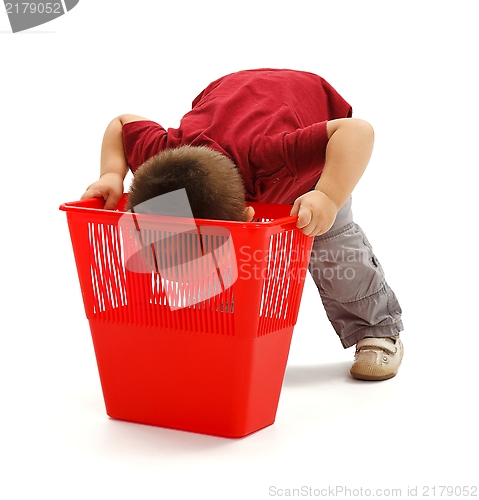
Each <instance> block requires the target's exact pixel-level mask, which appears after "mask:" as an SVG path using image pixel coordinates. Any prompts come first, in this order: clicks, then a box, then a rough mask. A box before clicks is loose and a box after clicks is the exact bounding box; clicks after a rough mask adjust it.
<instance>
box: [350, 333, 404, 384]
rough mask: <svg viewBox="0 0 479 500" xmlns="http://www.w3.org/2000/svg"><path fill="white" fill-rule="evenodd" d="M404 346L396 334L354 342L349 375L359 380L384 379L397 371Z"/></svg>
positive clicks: (392, 375)
mask: <svg viewBox="0 0 479 500" xmlns="http://www.w3.org/2000/svg"><path fill="white" fill-rule="evenodd" d="M403 353H404V348H403V345H402V342H401V339H400V338H399V334H398V335H394V337H385V338H365V339H363V340H360V341H359V342H358V343H357V344H356V353H355V355H354V363H353V366H352V367H351V370H350V371H351V375H352V376H353V377H354V378H357V379H360V380H386V379H388V378H392V377H394V375H396V373H397V372H398V369H399V365H400V364H401V360H402V357H403Z"/></svg>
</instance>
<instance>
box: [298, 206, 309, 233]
mask: <svg viewBox="0 0 479 500" xmlns="http://www.w3.org/2000/svg"><path fill="white" fill-rule="evenodd" d="M312 218H313V213H312V212H311V210H310V209H309V208H306V207H304V206H300V207H299V212H298V222H297V224H296V226H297V227H299V228H300V229H302V228H304V227H306V226H308V225H309V224H310V223H311V219H312Z"/></svg>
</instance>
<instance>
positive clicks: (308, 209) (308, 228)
mask: <svg viewBox="0 0 479 500" xmlns="http://www.w3.org/2000/svg"><path fill="white" fill-rule="evenodd" d="M338 210H339V208H338V207H337V206H336V204H335V203H334V202H333V200H331V198H329V196H328V195H326V194H325V193H323V192H322V191H319V190H316V189H315V190H314V191H309V192H308V193H306V194H303V195H302V196H300V197H299V198H298V199H297V200H296V201H295V202H294V205H293V208H292V210H291V215H298V222H297V224H296V226H297V227H298V228H299V229H301V231H302V232H303V233H304V234H306V235H307V236H318V235H320V234H323V233H325V232H326V231H328V230H329V229H331V226H332V225H333V224H334V220H335V219H336V214H337V213H338Z"/></svg>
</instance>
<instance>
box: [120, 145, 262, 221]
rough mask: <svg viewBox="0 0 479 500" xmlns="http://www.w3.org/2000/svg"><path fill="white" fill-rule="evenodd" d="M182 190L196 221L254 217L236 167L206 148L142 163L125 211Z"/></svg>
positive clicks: (184, 150)
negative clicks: (247, 204) (246, 203)
mask: <svg viewBox="0 0 479 500" xmlns="http://www.w3.org/2000/svg"><path fill="white" fill-rule="evenodd" d="M183 188H184V189H185V190H186V194H187V196H188V200H189V203H190V207H191V211H192V213H193V216H194V217H195V218H198V219H217V220H232V221H246V220H250V219H251V217H252V209H251V208H249V209H246V206H245V191H244V186H243V181H242V179H241V176H240V174H239V172H238V169H237V168H236V166H235V164H234V163H233V162H232V161H231V160H230V159H229V158H227V157H226V156H225V155H223V154H221V153H219V152H217V151H214V150H212V149H209V148H207V147H204V146H182V147H180V148H176V149H166V150H164V151H162V152H161V153H159V154H157V155H155V156H153V157H152V158H150V159H149V160H147V161H146V162H145V163H143V165H141V167H140V168H139V169H138V170H137V171H136V173H135V176H134V178H133V181H132V183H131V187H130V193H129V195H128V204H127V207H126V209H127V210H131V209H132V208H133V207H135V206H136V205H138V204H140V203H143V202H145V201H147V200H149V199H151V198H155V197H157V196H160V195H162V194H166V193H169V192H171V191H176V190H178V189H183ZM159 215H160V214H159Z"/></svg>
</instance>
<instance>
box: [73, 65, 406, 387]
mask: <svg viewBox="0 0 479 500" xmlns="http://www.w3.org/2000/svg"><path fill="white" fill-rule="evenodd" d="M351 116H352V109H351V106H350V105H349V104H348V103H347V102H346V101H345V100H344V99H343V98H342V97H341V96H340V95H339V94H338V93H337V92H336V91H335V90H334V89H333V88H332V87H331V85H329V84H328V83H327V82H326V81H325V80H324V79H322V78H321V77H319V76H317V75H314V74H312V73H306V72H301V71H292V70H275V69H261V70H249V71H240V72H237V73H233V74H230V75H227V76H225V77H223V78H220V79H218V80H216V81H215V82H213V83H211V84H210V85H209V86H208V87H207V88H206V89H205V90H204V91H203V92H201V94H200V95H199V96H198V97H197V98H196V99H195V100H194V101H193V107H192V110H191V111H190V112H189V113H187V114H186V115H185V116H184V117H183V119H182V120H181V124H180V126H179V128H178V129H173V128H169V129H168V130H165V129H164V128H163V127H162V126H161V125H159V124H157V123H155V122H152V121H150V120H147V119H146V118H142V117H140V116H136V115H129V114H126V115H121V116H119V117H117V118H115V119H114V120H113V121H112V122H111V123H110V124H109V125H108V127H107V129H106V131H105V135H104V138H103V144H102V151H101V172H100V179H99V180H98V181H96V182H94V183H93V184H92V185H90V186H89V187H88V189H87V190H86V192H85V193H84V194H83V196H82V199H84V198H91V197H103V198H104V199H105V208H106V209H114V208H115V207H116V205H117V203H118V201H119V199H120V197H121V195H122V193H123V180H124V178H125V176H126V173H127V171H128V169H129V168H130V169H131V171H132V172H133V174H134V180H133V182H132V186H131V190H130V194H129V205H128V208H130V209H131V208H133V207H134V206H136V205H138V204H140V203H142V202H144V201H146V200H148V199H151V198H154V197H156V196H159V195H160V194H164V193H166V192H170V191H174V190H176V189H181V188H185V189H186V192H187V195H188V199H189V202H190V204H191V208H192V213H193V215H194V216H195V217H197V218H216V219H225V220H245V221H247V220H251V218H252V216H253V210H252V208H251V207H247V206H246V205H247V202H248V201H262V202H269V203H285V204H292V205H293V206H292V210H291V215H298V222H297V226H298V228H300V229H301V231H302V232H303V233H304V234H306V235H309V236H312V237H315V240H314V244H313V250H312V253H311V259H310V264H309V270H310V272H311V275H312V277H313V279H314V281H315V283H316V286H317V287H318V290H319V293H320V296H321V299H322V302H323V305H324V307H325V309H326V312H327V315H328V318H329V320H330V321H331V323H332V325H333V327H334V329H335V331H336V333H337V334H338V336H339V338H340V340H341V342H342V345H343V347H345V348H347V347H350V346H352V345H356V352H355V359H354V363H353V365H352V367H351V370H350V372H351V375H352V376H353V377H355V378H358V379H362V380H385V379H388V378H391V377H394V376H395V375H396V373H397V371H398V368H399V365H400V363H401V360H402V356H403V346H402V343H401V340H400V338H399V332H400V331H401V330H402V329H403V326H402V321H401V308H400V306H399V303H398V301H397V299H396V297H395V295H394V293H393V291H392V290H391V289H390V288H389V286H388V285H387V283H386V281H385V278H384V273H383V270H382V268H381V266H380V264H379V262H378V260H377V258H376V256H375V255H374V254H373V252H372V248H371V245H370V244H369V242H368V240H367V239H366V236H365V235H364V233H363V231H362V230H361V228H360V227H359V226H358V225H357V224H355V223H354V222H353V219H352V212H351V193H352V191H353V189H354V187H355V185H356V184H357V182H358V181H359V179H360V178H361V176H362V174H363V172H364V170H365V168H366V166H367V164H368V162H369V159H370V156H371V153H372V147H373V140H374V133H373V130H372V127H371V126H370V125H369V124H368V123H367V122H365V121H363V120H359V119H357V118H352V117H351Z"/></svg>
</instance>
